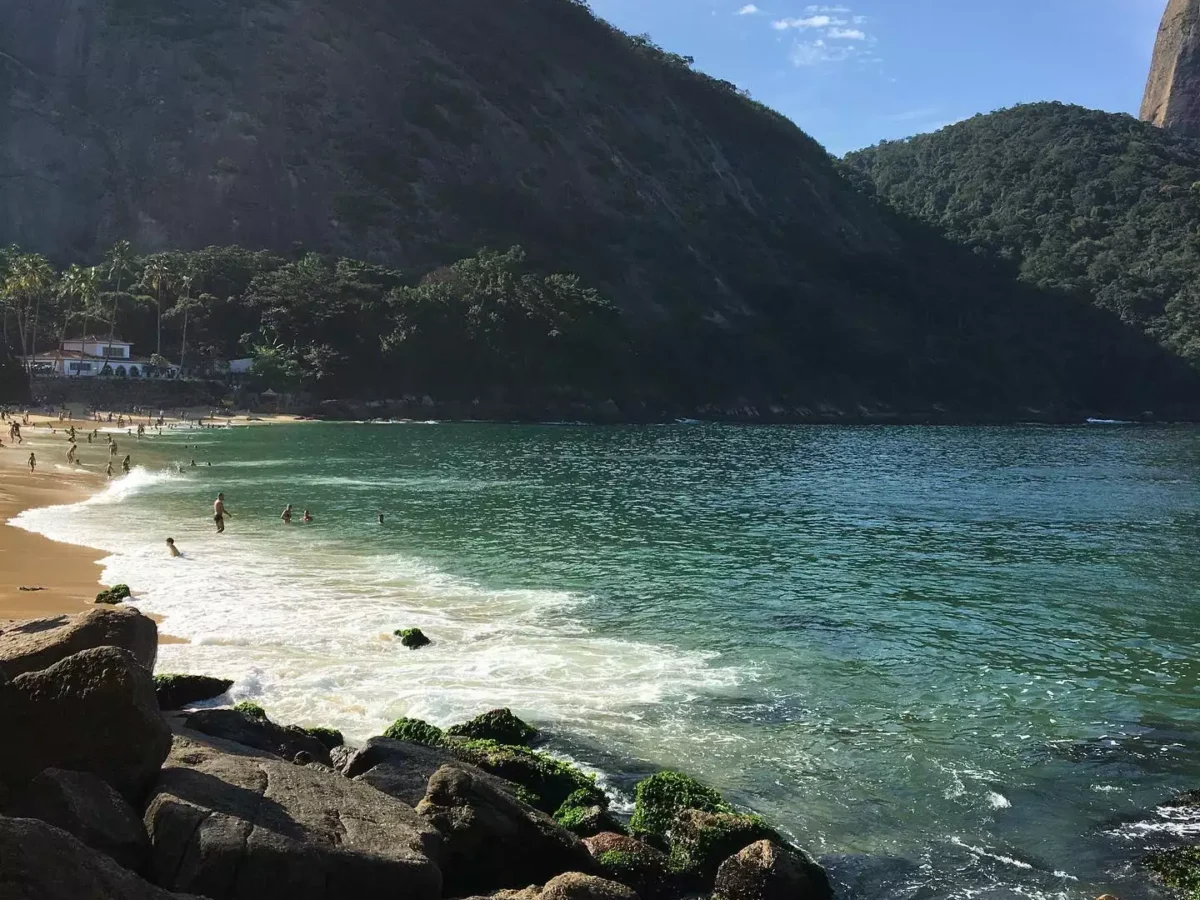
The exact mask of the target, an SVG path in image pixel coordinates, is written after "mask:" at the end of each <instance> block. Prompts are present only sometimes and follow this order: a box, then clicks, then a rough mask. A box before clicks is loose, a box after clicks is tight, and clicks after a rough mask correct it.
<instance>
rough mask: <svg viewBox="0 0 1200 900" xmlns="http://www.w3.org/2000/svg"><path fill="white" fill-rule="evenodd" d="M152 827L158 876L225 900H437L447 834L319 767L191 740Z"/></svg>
mask: <svg viewBox="0 0 1200 900" xmlns="http://www.w3.org/2000/svg"><path fill="white" fill-rule="evenodd" d="M145 822H146V828H147V831H148V832H149V833H150V839H151V842H152V844H153V849H152V851H151V862H150V869H149V871H150V873H151V876H152V878H153V880H154V881H155V882H156V883H158V884H160V885H164V886H167V887H169V888H170V889H172V890H189V891H195V892H196V893H200V894H203V895H205V896H208V897H219V898H221V900H271V898H277V897H278V898H287V900H341V898H350V897H353V898H355V900H359V898H362V900H372V898H385V897H386V898H394V897H403V898H405V900H437V898H438V897H440V896H441V890H442V877H441V872H440V871H439V869H438V861H439V860H440V858H441V855H442V838H441V837H440V836H439V835H438V834H437V832H436V831H434V830H433V829H432V828H430V827H429V825H428V824H427V823H426V822H425V821H424V820H422V819H421V818H420V817H418V816H417V814H416V813H415V812H414V811H413V810H412V808H411V807H408V806H406V805H404V804H403V803H400V802H398V801H396V800H393V799H392V798H391V797H388V796H386V795H385V794H382V793H380V792H379V791H376V790H375V789H374V788H371V787H369V786H367V785H364V784H358V783H356V782H354V781H351V780H349V779H346V778H343V777H341V776H340V775H336V774H331V773H328V772H324V771H321V770H319V769H317V768H314V767H302V766H295V765H292V764H290V763H286V762H282V761H280V760H275V759H269V758H266V757H264V756H255V755H251V752H246V753H238V754H233V753H228V752H225V747H224V746H223V742H221V741H219V740H218V741H214V742H212V743H211V744H210V743H208V742H207V740H205V739H204V738H197V739H193V738H191V737H189V736H184V735H180V736H177V737H176V739H175V746H174V747H173V749H172V751H171V756H170V758H169V759H168V760H167V764H166V766H165V767H164V768H163V770H162V774H161V776H160V777H159V779H158V783H157V784H156V785H155V786H154V790H153V793H152V794H151V798H150V802H149V805H148V806H147V808H146V815H145Z"/></svg>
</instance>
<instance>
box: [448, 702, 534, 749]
mask: <svg viewBox="0 0 1200 900" xmlns="http://www.w3.org/2000/svg"><path fill="white" fill-rule="evenodd" d="M446 734H447V735H448V736H450V737H462V738H472V739H475V740H485V741H495V742H496V743H498V744H525V745H528V744H530V743H532V742H533V741H534V739H536V738H537V736H538V730H537V729H536V728H534V727H533V726H532V725H529V724H527V723H525V722H522V721H521V720H520V719H518V718H517V717H516V716H514V715H513V714H512V710H509V709H493V710H492V711H491V712H485V713H484V714H483V715H480V716H476V717H475V718H473V719H472V720H471V721H470V722H465V723H463V724H462V725H451V726H450V727H449V728H447V729H446Z"/></svg>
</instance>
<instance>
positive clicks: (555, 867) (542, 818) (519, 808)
mask: <svg viewBox="0 0 1200 900" xmlns="http://www.w3.org/2000/svg"><path fill="white" fill-rule="evenodd" d="M417 812H418V813H419V814H420V815H421V816H422V817H424V818H425V819H426V820H427V821H429V822H430V823H431V824H432V825H433V826H434V827H435V828H437V829H438V831H440V832H441V833H442V834H443V835H445V837H446V851H445V862H444V864H443V866H442V872H443V873H444V874H445V878H446V884H445V890H446V894H447V895H448V896H457V895H466V894H472V893H483V892H486V891H490V890H497V889H500V888H520V887H523V886H526V885H529V884H537V883H541V882H543V881H546V880H547V879H549V878H553V877H554V876H555V875H558V874H561V873H563V872H571V871H582V872H593V871H596V866H595V864H594V862H593V861H592V857H591V855H590V854H589V853H588V852H587V848H585V847H584V846H583V843H582V842H581V841H580V840H579V838H577V837H576V836H575V835H573V834H571V832H569V831H567V830H565V829H563V828H559V827H558V826H557V825H555V824H554V821H553V820H552V819H551V818H550V817H549V816H546V815H544V814H543V813H540V812H538V811H537V810H534V809H532V808H530V807H529V806H526V805H525V804H523V803H521V802H520V801H518V800H514V799H513V798H512V797H510V796H508V795H507V794H505V793H504V792H502V791H499V790H496V788H494V787H493V786H492V785H491V784H490V783H489V782H488V781H487V780H485V779H483V778H480V777H478V776H477V775H476V774H473V773H470V772H467V771H465V770H463V769H461V768H458V767H456V766H443V767H442V768H440V769H438V771H437V772H436V773H434V775H433V777H432V778H430V779H429V787H428V789H427V791H426V793H425V799H423V800H422V801H421V802H420V804H419V805H418V806H417Z"/></svg>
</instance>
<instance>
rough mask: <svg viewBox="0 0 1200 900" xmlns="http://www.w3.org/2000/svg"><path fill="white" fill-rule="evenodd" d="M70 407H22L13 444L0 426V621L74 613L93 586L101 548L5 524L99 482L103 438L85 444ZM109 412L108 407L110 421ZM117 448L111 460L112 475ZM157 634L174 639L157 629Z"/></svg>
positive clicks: (250, 420)
mask: <svg viewBox="0 0 1200 900" xmlns="http://www.w3.org/2000/svg"><path fill="white" fill-rule="evenodd" d="M73 413H74V419H73V420H69V421H59V419H58V416H47V415H42V414H37V415H35V414H33V413H30V415H29V425H23V426H22V428H21V435H22V438H23V441H24V443H21V444H16V443H15V442H13V441H11V440H10V439H9V435H8V427H9V423H8V422H7V421H5V422H4V423H3V425H2V427H0V440H2V441H3V444H4V447H3V449H0V625H2V624H3V623H4V622H8V621H13V620H17V619H31V618H40V617H44V616H55V615H62V614H64V613H78V612H82V611H84V610H86V609H89V608H91V607H92V606H93V605H94V602H95V597H96V594H97V592H99V591H100V590H101V587H102V586H101V584H100V576H101V571H102V570H101V566H100V562H99V561H100V559H101V558H102V557H103V554H102V553H101V552H99V551H96V550H91V549H88V548H86V547H78V546H75V545H73V544H62V543H59V542H57V541H52V540H49V539H48V538H45V537H42V536H41V535H37V534H33V533H31V532H28V531H25V530H24V529H22V528H17V527H14V526H13V525H10V524H9V521H10V520H11V519H12V518H13V517H15V516H16V515H18V514H19V513H21V512H22V511H24V510H26V509H35V508H38V507H44V506H56V505H60V504H69V503H78V502H80V501H82V500H86V499H87V498H88V497H89V496H91V495H92V494H94V493H96V492H97V491H100V490H101V489H103V487H104V486H105V484H107V478H106V477H105V474H104V470H105V467H106V466H107V464H108V461H109V456H108V451H107V443H106V442H105V441H104V440H103V438H100V439H99V440H97V441H96V443H95V444H88V443H87V441H86V438H85V435H86V434H87V432H88V431H90V430H91V429H92V428H98V427H100V425H99V423H95V422H92V421H91V420H90V419H88V418H87V417H86V416H85V414H84V412H83V410H82V409H76V410H73ZM208 414H209V411H207V410H189V411H187V412H186V416H187V418H189V419H191V420H193V421H194V420H195V419H196V418H197V417H199V416H205V417H207V416H208ZM115 418H116V416H115V414H114V421H115ZM18 421H20V418H18ZM139 421H143V422H144V421H145V420H144V419H141V420H139ZM167 421H169V422H178V421H179V420H178V419H170V420H167ZM218 421H219V422H221V423H225V422H229V423H231V424H234V425H268V424H279V423H286V422H293V421H296V420H295V419H294V418H293V417H290V416H262V417H260V416H245V415H242V416H230V417H224V416H223V417H221V418H220V419H219V420H218ZM72 424H73V425H74V426H75V427H76V429H77V430H78V438H79V440H78V447H79V449H78V456H79V460H80V462H81V463H82V465H80V466H76V467H75V468H74V469H70V468H68V466H67V461H66V454H67V448H68V447H69V443H68V441H67V434H66V429H67V428H68V427H69V426H70V425H72ZM105 426H106V427H107V426H108V423H107V422H106V423H105ZM135 427H136V426H135ZM122 444H123V442H122ZM151 446H152V445H146V446H145V447H143V450H148V451H149V452H148V454H147V455H152V454H153V451H152V449H150V448H151ZM31 452H32V453H34V454H35V455H36V457H37V470H36V471H35V472H33V473H30V471H29V454H30V453H31ZM124 452H125V451H124V450H122V451H121V454H120V455H118V456H117V457H116V458H115V459H114V460H113V463H114V469H116V470H117V472H118V474H120V461H121V458H122V456H123V454H124ZM160 640H162V641H163V642H170V641H173V640H176V639H173V638H171V637H170V636H169V635H161V636H160Z"/></svg>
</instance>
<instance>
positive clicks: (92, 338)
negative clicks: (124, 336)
mask: <svg viewBox="0 0 1200 900" xmlns="http://www.w3.org/2000/svg"><path fill="white" fill-rule="evenodd" d="M81 341H82V342H83V343H85V344H122V345H123V346H126V347H132V346H133V344H132V343H131V342H130V341H123V340H121V339H120V338H119V337H114V338H112V339H111V340H110V339H109V338H106V337H96V335H94V334H85V335H84V336H83V337H69V338H67V339H66V340H65V341H64V343H68V344H78V343H80V342H81Z"/></svg>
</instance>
